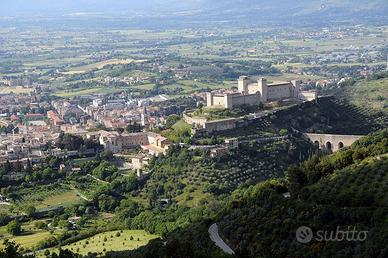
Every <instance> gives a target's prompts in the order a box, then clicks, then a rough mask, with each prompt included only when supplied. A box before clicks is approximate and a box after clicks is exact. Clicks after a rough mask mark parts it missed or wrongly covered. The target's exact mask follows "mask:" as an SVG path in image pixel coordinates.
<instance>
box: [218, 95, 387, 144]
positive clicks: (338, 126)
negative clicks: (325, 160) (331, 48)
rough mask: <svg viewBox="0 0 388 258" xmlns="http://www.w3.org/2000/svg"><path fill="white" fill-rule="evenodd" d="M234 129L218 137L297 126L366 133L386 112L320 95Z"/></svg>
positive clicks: (382, 124)
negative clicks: (310, 100) (312, 99)
mask: <svg viewBox="0 0 388 258" xmlns="http://www.w3.org/2000/svg"><path fill="white" fill-rule="evenodd" d="M246 124H247V125H246V126H245V125H244V126H241V127H240V128H237V130H232V131H224V132H219V133H218V134H217V135H218V136H219V137H239V136H246V135H254V134H260V133H263V132H279V131H280V130H281V129H289V130H293V129H296V130H298V131H301V132H310V133H328V134H353V135H367V134H369V133H371V132H375V131H377V130H381V129H383V128H385V127H387V125H388V114H387V113H385V112H382V111H380V112H379V111H377V110H375V109H372V108H369V107H361V106H356V105H353V104H351V103H350V102H349V101H348V100H345V99H341V98H335V97H330V96H328V97H321V98H319V99H318V100H317V101H316V102H305V103H302V104H300V105H296V106H292V107H290V108H288V109H284V110H279V111H277V112H274V113H273V114H269V115H266V116H263V117H260V118H257V119H255V120H251V121H247V122H246Z"/></svg>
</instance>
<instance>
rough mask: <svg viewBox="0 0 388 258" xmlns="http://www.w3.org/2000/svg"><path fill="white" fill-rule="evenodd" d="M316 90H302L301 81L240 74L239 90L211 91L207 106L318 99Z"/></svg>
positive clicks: (236, 105) (216, 106) (207, 97)
mask: <svg viewBox="0 0 388 258" xmlns="http://www.w3.org/2000/svg"><path fill="white" fill-rule="evenodd" d="M316 97H317V96H316V92H313V91H308V92H302V91H301V90H300V81H298V80H292V81H290V82H277V83H268V82H267V80H266V79H265V78H260V79H258V80H257V81H255V80H252V79H251V78H249V77H248V76H240V78H239V79H238V90H237V91H236V90H229V91H228V90H223V91H215V92H209V93H207V96H206V101H207V106H208V107H214V108H233V107H238V106H241V105H257V104H259V103H260V102H261V103H266V102H271V101H278V100H283V99H301V100H313V99H316Z"/></svg>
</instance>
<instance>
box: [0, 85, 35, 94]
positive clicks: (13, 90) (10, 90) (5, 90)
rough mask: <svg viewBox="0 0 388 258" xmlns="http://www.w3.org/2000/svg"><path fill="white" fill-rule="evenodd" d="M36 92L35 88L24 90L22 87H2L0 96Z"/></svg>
mask: <svg viewBox="0 0 388 258" xmlns="http://www.w3.org/2000/svg"><path fill="white" fill-rule="evenodd" d="M32 91H34V89H33V88H23V87H21V86H16V87H0V94H10V93H15V94H28V93H30V92H32Z"/></svg>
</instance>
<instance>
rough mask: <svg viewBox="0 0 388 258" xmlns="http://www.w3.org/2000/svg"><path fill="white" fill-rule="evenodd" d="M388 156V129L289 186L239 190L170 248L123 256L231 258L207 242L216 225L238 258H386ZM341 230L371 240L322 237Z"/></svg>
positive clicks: (295, 173)
mask: <svg viewBox="0 0 388 258" xmlns="http://www.w3.org/2000/svg"><path fill="white" fill-rule="evenodd" d="M387 154H388V129H385V130H381V131H379V132H376V133H374V134H372V135H369V136H367V137H364V138H362V139H360V140H359V141H357V142H356V143H354V144H353V145H352V146H351V147H349V148H345V149H343V150H341V151H339V152H337V153H334V154H331V155H328V156H323V157H318V156H313V157H311V158H310V159H309V160H307V161H306V162H304V163H302V164H301V165H300V166H293V167H292V168H290V169H289V170H288V178H287V179H286V180H268V181H265V182H263V183H260V184H257V185H253V186H249V187H243V188H240V189H238V190H236V191H234V192H233V194H232V196H231V197H230V198H228V199H227V201H226V203H225V205H222V206H218V211H219V212H218V215H217V216H214V217H211V218H209V217H208V218H206V219H203V220H202V221H200V222H196V223H193V224H191V225H188V226H187V227H186V228H183V229H179V230H177V231H174V232H172V233H170V234H169V235H168V237H167V243H166V244H165V245H163V243H161V242H153V243H152V244H151V245H149V246H146V247H144V248H142V249H140V250H137V251H134V252H130V253H126V254H125V255H123V256H120V254H119V257H132V258H143V257H149V256H152V257H166V256H167V257H193V258H196V257H231V256H228V255H227V254H223V253H221V251H220V250H221V249H219V248H218V247H216V246H215V245H214V243H212V242H211V241H210V238H209V237H208V232H207V230H208V228H209V226H210V225H211V224H213V223H214V222H217V224H218V226H219V228H220V235H221V237H222V238H223V240H224V241H225V242H226V243H227V244H228V245H229V246H230V247H231V248H232V249H233V250H234V252H235V253H236V255H235V256H236V257H247V258H250V257H252V258H253V257H254V258H256V257H387V255H388V248H387V246H386V239H387V238H388V235H387V232H388V230H387V229H388V224H387V220H386V214H387V212H388V206H387V201H388V200H387V196H386V191H387V190H388V189H387V184H386V182H387V181H388V174H387V168H388V156H387ZM286 192H290V196H289V197H287V196H286V195H284V194H285V193H286ZM301 226H306V227H309V228H311V230H312V233H313V237H312V240H311V242H308V243H300V242H298V240H297V238H296V230H297V229H298V228H299V227H301ZM338 229H339V230H342V231H345V232H346V231H348V230H349V229H350V230H355V232H357V233H354V234H355V235H354V237H353V239H354V238H355V237H358V235H359V232H361V231H365V232H367V233H366V235H367V238H366V239H364V240H363V241H359V240H356V241H352V240H351V241H331V240H330V238H331V239H333V237H330V236H329V238H326V239H328V240H325V241H320V239H319V238H318V235H317V232H318V230H322V231H324V232H328V234H336V230H338ZM330 232H334V233H330ZM334 237H335V236H334ZM209 255H211V256H209Z"/></svg>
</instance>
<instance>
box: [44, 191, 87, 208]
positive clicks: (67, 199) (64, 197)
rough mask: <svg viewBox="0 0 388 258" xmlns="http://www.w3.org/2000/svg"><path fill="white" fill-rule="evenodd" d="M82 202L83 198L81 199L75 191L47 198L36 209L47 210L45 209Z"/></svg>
mask: <svg viewBox="0 0 388 258" xmlns="http://www.w3.org/2000/svg"><path fill="white" fill-rule="evenodd" d="M80 200H81V198H80V197H79V195H78V193H77V192H76V191H75V190H74V191H68V192H63V193H59V194H56V195H52V196H49V197H47V198H46V199H44V200H43V201H42V202H41V203H39V204H38V205H37V206H36V208H37V209H45V208H50V207H55V206H57V205H63V206H65V207H66V206H69V205H72V204H74V203H76V202H78V201H80Z"/></svg>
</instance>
